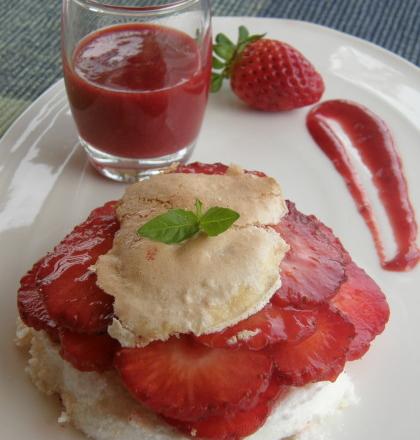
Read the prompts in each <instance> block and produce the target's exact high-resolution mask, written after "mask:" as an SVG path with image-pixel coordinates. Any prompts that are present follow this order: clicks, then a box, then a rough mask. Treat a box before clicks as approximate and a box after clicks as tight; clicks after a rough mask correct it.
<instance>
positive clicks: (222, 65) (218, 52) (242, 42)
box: [210, 26, 265, 93]
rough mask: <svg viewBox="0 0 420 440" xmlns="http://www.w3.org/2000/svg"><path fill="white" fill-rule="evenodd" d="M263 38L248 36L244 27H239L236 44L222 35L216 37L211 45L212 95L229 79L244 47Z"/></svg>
mask: <svg viewBox="0 0 420 440" xmlns="http://www.w3.org/2000/svg"><path fill="white" fill-rule="evenodd" d="M264 36H265V34H256V35H249V31H248V29H247V28H246V27H245V26H239V30H238V41H237V43H236V44H235V43H233V42H232V40H231V39H230V38H229V37H227V36H226V35H225V34H223V33H220V34H217V35H216V38H215V44H214V45H213V61H212V66H213V70H212V76H211V88H210V90H211V92H212V93H216V92H218V91H219V90H220V89H221V88H222V84H223V80H224V79H225V78H230V75H231V72H232V68H233V66H234V64H235V62H236V60H237V58H238V57H239V56H240V54H241V53H242V52H243V50H244V49H245V47H246V46H248V44H251V43H254V42H255V41H257V40H260V39H261V38H264Z"/></svg>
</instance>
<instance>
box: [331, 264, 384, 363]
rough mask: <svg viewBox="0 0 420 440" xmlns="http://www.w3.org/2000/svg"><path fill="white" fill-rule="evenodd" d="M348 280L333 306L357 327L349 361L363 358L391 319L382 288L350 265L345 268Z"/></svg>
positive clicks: (354, 266) (362, 271)
mask: <svg viewBox="0 0 420 440" xmlns="http://www.w3.org/2000/svg"><path fill="white" fill-rule="evenodd" d="M346 274H347V281H346V282H345V283H344V284H343V285H342V286H341V288H340V290H339V291H338V293H337V295H336V296H335V297H334V298H333V299H332V301H331V304H332V305H333V306H335V307H336V308H337V309H338V310H340V312H341V313H342V314H343V315H344V316H345V317H346V318H347V319H348V320H349V321H350V322H351V323H352V324H353V325H354V327H355V330H356V336H355V338H354V339H353V341H352V342H351V344H350V348H349V351H348V353H347V360H356V359H359V358H361V357H362V356H363V355H364V354H365V353H366V352H367V350H368V349H369V346H370V343H371V342H372V341H373V339H375V337H376V336H377V335H379V334H380V333H382V331H383V330H384V328H385V324H386V323H387V322H388V319H389V306H388V303H387V302H386V298H385V295H384V294H383V293H382V291H381V289H380V288H379V286H378V285H377V284H376V283H375V281H373V280H372V278H371V277H370V276H369V275H367V274H366V272H365V271H364V270H363V269H360V268H359V267H358V266H357V265H356V264H355V263H353V262H351V263H349V264H348V265H347V266H346Z"/></svg>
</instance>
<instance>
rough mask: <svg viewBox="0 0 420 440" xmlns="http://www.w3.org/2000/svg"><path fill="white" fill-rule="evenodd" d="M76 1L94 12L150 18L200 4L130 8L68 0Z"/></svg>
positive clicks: (182, 0)
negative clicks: (149, 16) (150, 16)
mask: <svg viewBox="0 0 420 440" xmlns="http://www.w3.org/2000/svg"><path fill="white" fill-rule="evenodd" d="M67 1H74V2H75V3H78V4H79V5H80V6H82V7H84V8H86V9H89V10H91V11H94V12H103V13H111V14H129V15H131V14H133V15H137V16H139V15H140V16H142V15H143V16H148V15H156V14H158V15H160V14H168V13H173V12H175V11H179V10H182V9H185V8H187V7H189V6H191V5H193V4H195V3H199V2H200V0H173V1H170V2H168V3H167V4H164V5H156V4H153V0H151V2H150V3H151V4H150V5H149V6H129V5H121V6H120V5H113V4H112V3H111V2H112V0H103V1H99V0H67Z"/></svg>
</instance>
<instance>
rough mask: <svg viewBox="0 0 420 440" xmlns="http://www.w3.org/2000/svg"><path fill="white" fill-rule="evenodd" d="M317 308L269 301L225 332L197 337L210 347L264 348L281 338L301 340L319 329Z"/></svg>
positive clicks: (291, 341) (294, 340)
mask: <svg viewBox="0 0 420 440" xmlns="http://www.w3.org/2000/svg"><path fill="white" fill-rule="evenodd" d="M315 321H316V312H315V311H314V310H298V309H295V308H293V307H277V306H274V305H273V304H267V305H266V306H265V307H264V308H263V309H262V310H261V311H260V312H258V313H256V314H255V315H252V316H250V317H249V318H247V319H245V320H243V321H240V322H239V323H238V324H236V325H233V326H232V327H229V328H227V329H225V330H223V331H221V332H217V333H211V334H209V335H203V336H199V337H197V340H198V341H199V342H200V343H202V344H204V345H207V346H208V347H218V348H230V349H235V348H238V347H244V348H248V349H249V350H262V349H263V348H265V347H267V346H268V345H270V344H274V343H276V342H280V341H289V342H290V343H294V344H295V343H297V342H299V341H301V340H302V339H304V338H307V337H308V336H310V335H311V334H312V333H313V332H314V331H315Z"/></svg>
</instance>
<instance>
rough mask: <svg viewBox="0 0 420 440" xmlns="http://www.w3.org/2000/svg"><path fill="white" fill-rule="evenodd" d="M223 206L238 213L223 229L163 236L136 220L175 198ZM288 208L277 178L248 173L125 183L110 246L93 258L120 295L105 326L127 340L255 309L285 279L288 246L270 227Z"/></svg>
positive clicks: (133, 342) (195, 327)
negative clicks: (145, 231)
mask: <svg viewBox="0 0 420 440" xmlns="http://www.w3.org/2000/svg"><path fill="white" fill-rule="evenodd" d="M197 198H198V199H200V200H201V201H202V202H203V205H204V209H208V208H210V207H213V206H222V207H228V208H231V209H234V210H235V211H237V212H239V214H240V218H239V219H238V221H237V222H236V223H235V224H234V225H233V226H232V227H231V228H230V229H229V230H227V231H226V232H224V233H222V234H221V235H218V236H217V237H207V236H206V235H204V234H197V235H196V236H195V237H193V238H192V239H189V240H186V241H185V242H182V243H180V244H173V245H167V244H163V243H159V242H154V241H151V240H149V239H146V238H143V237H139V236H138V235H137V230H138V229H139V227H140V226H142V225H143V224H144V223H146V222H147V221H148V220H150V219H151V218H153V217H155V216H157V215H159V214H162V213H163V212H166V211H167V210H168V209H171V208H184V209H189V210H193V207H194V203H195V200H196V199H197ZM286 212H287V208H286V205H285V202H284V199H283V196H282V193H281V189H280V187H279V185H278V184H277V182H276V181H275V180H274V179H272V178H269V177H257V176H254V175H251V174H245V173H243V172H242V171H241V170H239V169H238V168H233V169H230V172H228V174H227V175H222V176H220V175H204V174H181V173H174V174H164V175H158V176H154V177H152V178H150V179H148V180H146V181H142V182H138V183H136V184H134V185H132V186H131V187H129V188H128V190H127V192H126V194H125V195H124V197H123V198H122V200H121V203H120V205H119V207H118V208H117V215H118V218H119V220H120V223H121V227H120V230H119V231H118V232H117V234H116V236H115V239H114V244H113V248H112V249H111V250H110V251H109V252H108V253H107V254H106V255H103V256H101V257H100V258H99V259H98V261H97V263H96V266H95V270H96V273H97V278H98V285H99V286H100V287H101V288H102V289H103V290H104V291H105V292H107V293H108V294H110V295H112V296H113V297H114V298H115V302H114V311H115V319H114V321H113V323H112V325H111V326H110V328H109V330H108V331H109V333H110V334H111V336H112V337H114V338H116V339H118V340H119V341H120V343H121V344H122V345H123V346H129V347H132V346H142V345H146V344H148V343H149V342H151V341H153V340H166V339H168V338H169V337H170V336H171V335H176V334H179V333H193V334H195V335H201V334H205V333H211V332H214V331H219V330H221V329H223V328H225V327H228V326H231V325H233V324H235V323H237V322H239V321H241V320H242V319H245V318H247V317H248V316H250V315H252V314H254V313H256V312H257V311H258V310H260V309H261V308H263V307H264V305H265V304H267V302H268V301H269V299H270V298H271V296H272V295H273V293H274V292H275V291H276V290H277V289H278V288H279V287H280V285H281V281H280V275H279V265H280V262H281V260H282V259H283V257H284V255H285V253H286V252H287V250H288V246H287V244H286V243H285V242H284V241H283V240H282V239H281V237H280V236H279V235H278V233H276V232H274V231H273V230H272V229H271V228H268V227H267V225H269V224H276V223H278V222H279V221H280V219H281V217H282V216H283V215H284V214H285V213H286Z"/></svg>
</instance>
